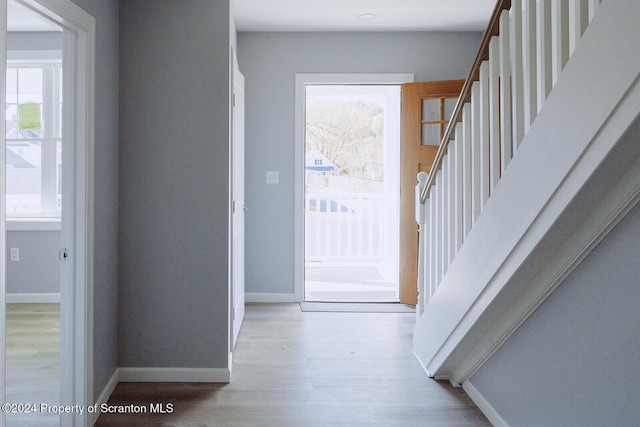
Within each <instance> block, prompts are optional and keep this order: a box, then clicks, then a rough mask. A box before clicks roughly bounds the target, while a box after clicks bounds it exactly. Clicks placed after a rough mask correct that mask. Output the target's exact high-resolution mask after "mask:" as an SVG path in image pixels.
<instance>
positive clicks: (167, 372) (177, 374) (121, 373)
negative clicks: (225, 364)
mask: <svg viewBox="0 0 640 427" xmlns="http://www.w3.org/2000/svg"><path fill="white" fill-rule="evenodd" d="M118 379H119V381H122V382H172V383H182V382H185V383H228V382H229V381H230V380H231V372H230V371H229V369H227V368H222V369H220V368H118Z"/></svg>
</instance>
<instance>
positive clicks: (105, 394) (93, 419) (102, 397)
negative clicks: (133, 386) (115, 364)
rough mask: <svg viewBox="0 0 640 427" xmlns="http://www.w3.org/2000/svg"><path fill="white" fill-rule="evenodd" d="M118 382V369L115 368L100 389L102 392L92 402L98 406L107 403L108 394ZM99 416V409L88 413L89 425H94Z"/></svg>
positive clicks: (109, 394)
mask: <svg viewBox="0 0 640 427" xmlns="http://www.w3.org/2000/svg"><path fill="white" fill-rule="evenodd" d="M119 382H120V370H119V369H116V370H115V372H114V373H113V375H112V376H111V378H110V379H109V381H108V382H107V385H106V386H105V387H104V389H103V390H102V393H100V396H99V397H98V400H96V401H95V402H94V403H95V404H96V405H98V407H100V405H102V404H103V403H107V400H109V396H111V393H113V390H114V389H115V388H116V386H117V385H118V383H119ZM99 416H100V411H96V412H92V413H89V417H90V418H89V424H88V425H90V426H92V425H94V424H95V423H96V421H98V417H99Z"/></svg>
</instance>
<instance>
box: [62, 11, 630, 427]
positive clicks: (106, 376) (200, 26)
mask: <svg viewBox="0 0 640 427" xmlns="http://www.w3.org/2000/svg"><path fill="white" fill-rule="evenodd" d="M74 2H75V3H76V4H78V5H79V6H80V7H82V8H83V9H85V10H86V11H88V12H89V13H90V14H92V15H93V16H94V17H95V18H96V21H97V26H96V28H97V35H96V45H97V56H96V67H95V68H96V144H95V146H96V153H95V160H96V168H95V173H96V177H95V182H96V189H95V193H96V194H95V230H94V232H95V242H96V244H95V247H96V248H95V294H94V295H93V298H94V307H95V308H94V319H93V322H94V324H95V326H94V336H93V337H91V338H92V340H90V342H93V345H94V348H93V349H92V350H93V356H94V360H93V372H92V373H91V375H92V376H93V379H94V390H91V392H92V394H93V398H94V400H95V399H97V398H98V397H99V396H101V394H102V393H103V392H104V391H105V390H107V389H108V387H109V386H110V381H111V380H112V379H113V378H117V377H114V375H115V374H116V373H117V372H118V369H119V368H121V369H122V370H126V371H127V372H135V373H136V374H138V375H139V378H144V379H145V380H150V381H153V380H166V379H167V378H173V379H174V380H176V379H178V380H184V381H190V380H194V379H198V378H202V377H205V378H224V377H225V376H227V377H228V375H229V373H230V366H231V357H230V354H231V353H230V348H229V333H228V329H229V319H230V314H229V280H230V277H229V276H230V272H229V251H228V248H229V234H228V231H229V221H230V208H229V204H228V203H227V202H228V200H229V187H230V186H229V176H230V174H229V172H230V170H229V158H230V156H229V154H230V153H229V117H230V116H229V115H230V109H231V96H230V89H229V70H230V65H231V64H230V59H229V50H230V48H231V47H233V48H234V49H236V50H237V51H238V56H239V64H240V68H241V70H242V71H243V72H244V73H245V77H246V78H247V108H246V126H247V156H246V158H247V171H248V172H247V182H249V183H252V184H248V191H247V204H248V205H249V206H251V207H252V213H251V215H249V216H248V218H247V234H248V235H249V236H252V237H251V238H252V239H253V237H255V239H254V240H252V241H255V243H254V244H253V246H254V248H248V249H247V250H248V252H247V257H248V258H247V261H248V263H247V290H248V292H253V293H255V294H256V295H260V294H262V295H264V294H273V295H289V294H292V293H293V283H292V282H291V277H293V265H292V260H293V259H294V256H293V250H294V248H293V247H292V246H291V245H289V243H288V242H289V241H292V240H293V239H291V236H292V235H293V232H292V224H293V214H292V212H291V211H292V210H293V208H294V207H293V203H292V201H293V196H292V192H293V187H294V183H293V180H292V179H291V178H289V176H292V175H293V162H292V160H291V159H292V158H293V155H292V149H293V133H294V131H293V127H294V120H293V117H292V116H293V112H294V109H293V99H294V96H293V86H294V84H293V82H294V75H295V73H296V72H299V71H300V70H306V71H309V72H327V73H330V72H334V73H338V72H414V73H415V74H416V79H417V80H420V79H422V80H427V79H432V80H436V79H445V78H447V77H449V78H461V77H464V76H465V75H466V72H467V71H466V70H468V68H469V66H470V65H471V62H472V61H473V56H474V55H475V49H476V48H477V44H478V40H479V38H480V37H479V35H478V34H468V33H467V34H458V33H432V34H417V33H408V34H398V33H359V34H339V35H336V34H312V33H302V34H295V35H292V34H283V33H278V34H261V33H247V34H242V33H240V34H238V33H237V32H236V31H235V27H234V22H233V20H232V19H231V18H230V16H231V15H232V13H231V10H230V9H231V8H230V5H229V2H228V1H227V0H223V1H215V2H211V1H189V2H188V3H185V2H184V1H183V0H163V1H157V2H155V1H154V2H150V1H148V0H147V1H143V0H126V1H121V2H117V1H114V0H112V1H108V0H74ZM635 2H636V0H604V3H603V5H602V6H601V7H605V6H607V7H608V9H609V11H610V16H615V13H613V11H612V9H613V6H612V3H617V4H616V6H617V7H621V10H622V11H626V10H629V11H631V13H628V16H630V17H631V18H634V19H635V17H637V16H638V15H640V11H639V10H638V6H637V5H636V4H635ZM150 3H153V7H150ZM185 4H188V7H185ZM619 20H620V21H619V22H618V25H612V26H611V27H610V28H611V31H612V32H615V31H618V30H620V29H626V30H628V29H629V28H631V27H630V26H631V25H633V28H635V29H636V31H637V28H638V27H637V22H633V23H630V22H629V19H628V18H625V17H619ZM141 22H144V25H141ZM636 35H637V36H638V37H635V38H633V39H632V41H633V42H635V41H637V40H638V39H639V38H640V35H638V34H637V33H636ZM620 42H621V43H622V40H621V41H620ZM636 44H637V43H636ZM399 46H403V48H402V49H400V48H399ZM619 46H621V45H618V44H617V43H616V44H615V46H614V45H612V46H611V48H612V49H611V51H612V52H610V53H611V54H613V55H617V56H615V58H616V59H617V60H620V62H619V64H616V63H614V66H617V67H618V68H617V69H618V70H619V72H620V74H622V73H624V74H625V76H628V75H629V72H635V73H636V75H637V74H640V67H639V68H635V69H634V68H633V67H636V66H637V62H636V61H635V59H634V58H639V57H640V52H638V50H637V47H636V48H633V47H631V48H629V44H628V43H627V44H624V48H625V49H630V51H620V52H616V49H614V47H616V48H617V47H619ZM420 49H423V50H424V51H425V52H424V53H421V52H420V51H419V50H420ZM634 49H635V50H634ZM311 53H313V55H316V56H317V58H315V59H314V58H311V57H310V55H311ZM305 55H306V56H305ZM303 60H304V61H305V62H306V63H305V64H300V63H299V61H303ZM596 61H597V58H596ZM602 62H603V63H601V64H597V65H598V67H596V68H592V69H586V70H584V73H585V74H587V75H591V73H598V72H599V70H598V69H599V66H604V65H607V64H604V62H605V61H604V60H602ZM608 65H611V64H608ZM425 70H428V71H425ZM452 74H455V75H452ZM176 76H179V77H180V78H176ZM263 77H264V79H263V80H261V79H262V78H263ZM599 77H600V78H601V79H602V85H603V86H604V85H609V84H615V83H616V82H617V80H618V79H617V76H616V73H612V74H608V75H599ZM270 79H271V80H270ZM634 94H635V92H634ZM587 95H588V94H585V98H584V99H585V101H584V102H593V103H598V102H599V101H600V100H599V99H591V100H588V98H587ZM634 96H635V95H634ZM263 102H268V105H270V106H271V108H263V107H264V104H263ZM630 102H631V103H632V104H634V103H635V104H634V105H635V107H636V114H635V115H637V113H638V112H640V102H639V101H638V98H637V97H635V98H633V99H631V100H630ZM569 107H570V106H569ZM618 107H619V106H618V105H615V106H613V107H610V109H609V111H613V110H614V109H617V108H618ZM176 111H179V112H180V114H179V115H178V117H177V119H178V121H180V122H181V123H180V124H177V122H176V113H175V112H176ZM571 112H572V108H568V109H567V110H566V111H565V113H566V114H567V115H570V114H571ZM635 115H634V117H635ZM618 119H620V116H615V115H614V116H612V118H611V120H614V121H615V120H618ZM573 120H576V119H575V118H573ZM586 125H587V124H585V126H586ZM639 127H640V126H638V124H637V123H634V125H633V126H632V127H631V128H630V132H629V133H627V134H625V135H624V137H622V138H620V141H621V144H622V145H625V146H627V148H628V152H629V153H632V154H633V155H637V154H638V153H637V152H636V151H635V150H634V146H638V145H639V144H638V139H639V135H640V132H638V128H639ZM576 132H578V130H576ZM176 141H181V143H180V144H176ZM549 156H550V157H552V156H551V154H549ZM629 160H630V157H629V156H626V157H619V156H612V157H608V158H606V159H604V160H603V162H602V164H601V168H600V169H599V173H600V175H598V178H599V179H600V180H599V181H598V182H597V183H596V184H597V185H596V186H595V188H594V190H595V191H594V194H595V195H596V196H597V198H595V199H593V200H591V199H589V196H588V193H585V192H580V193H578V194H577V197H578V198H580V200H578V201H579V202H581V203H582V205H581V206H595V205H597V204H598V202H599V201H602V200H605V199H604V197H606V196H607V191H606V185H605V184H606V179H603V175H604V176H605V177H606V173H607V172H610V173H611V175H615V173H616V171H619V170H620V169H621V168H622V167H624V168H628V167H629ZM265 164H268V165H269V167H270V168H271V167H277V168H279V169H281V171H282V174H281V176H282V178H283V179H282V183H281V185H280V186H273V188H269V189H268V190H269V191H267V190H266V189H265V188H264V186H263V184H264V183H263V181H264V165H265ZM554 165H555V161H554V160H553V158H550V159H549V160H548V161H547V162H544V163H543V164H540V165H539V170H538V172H537V174H536V176H537V177H539V181H540V185H544V182H545V176H546V175H547V173H548V172H549V170H551V169H553V168H554ZM252 174H253V175H252ZM616 178H620V177H619V176H616ZM589 183H590V182H589V181H585V182H582V183H580V184H586V185H589ZM518 197H522V198H526V197H528V195H527V194H526V193H523V194H519V195H518ZM274 200H277V201H278V203H274ZM585 200H586V202H585ZM635 201H637V199H635ZM629 204H632V203H629ZM274 205H278V206H277V207H274ZM280 209H283V210H280ZM637 209H638V208H635V209H632V208H629V210H627V211H624V212H623V213H627V212H630V213H628V215H627V216H626V217H625V218H623V219H622V221H621V228H620V229H619V230H618V231H616V230H614V231H613V232H611V234H610V235H609V236H608V237H605V238H604V240H603V241H602V243H601V246H599V247H597V248H596V250H594V251H593V252H592V255H589V256H586V257H583V258H580V259H577V260H573V261H574V262H577V263H579V268H577V269H576V270H575V275H574V274H572V275H570V276H568V277H567V278H566V280H567V281H566V282H563V284H562V285H560V287H559V288H558V290H556V291H555V292H554V293H552V294H551V296H550V297H549V299H548V300H547V301H548V303H547V302H545V303H543V304H542V305H541V306H540V307H539V308H538V310H537V311H534V312H533V315H532V316H531V317H530V318H529V320H526V321H525V319H522V320H523V322H524V323H523V324H522V326H520V328H519V329H518V330H517V331H516V333H515V334H514V335H512V339H510V340H508V341H507V342H506V344H505V345H504V346H503V348H502V350H503V351H499V352H496V353H495V354H493V356H492V357H491V358H489V359H488V360H484V361H483V363H484V365H483V367H482V368H481V369H479V370H478V371H477V373H476V375H477V376H476V377H475V378H474V379H472V380H473V381H472V382H473V383H474V385H475V386H476V387H477V389H478V390H479V391H478V393H479V394H478V395H476V396H475V397H474V398H475V399H479V398H482V399H486V403H487V405H488V407H492V408H493V409H494V410H495V411H496V414H498V415H499V416H500V414H501V416H503V417H504V418H505V419H507V420H509V419H515V420H520V419H521V418H519V417H524V418H525V419H526V420H528V421H529V422H530V423H531V425H549V424H546V423H544V422H542V423H541V422H537V421H538V420H539V419H545V417H546V416H553V415H554V414H557V413H560V414H564V416H566V417H571V416H572V415H580V414H574V411H575V410H574V409H573V408H574V406H573V405H577V406H576V407H578V408H580V409H578V411H579V410H582V409H585V408H584V402H585V401H586V402H592V403H593V404H592V406H593V407H594V408H596V409H599V410H600V412H601V413H602V414H604V415H606V416H609V417H611V420H614V419H616V418H615V417H617V416H624V415H625V414H628V413H629V412H630V411H634V410H635V409H634V407H635V406H637V405H634V403H631V404H629V401H630V400H633V399H635V396H637V395H638V393H640V389H639V385H638V384H640V381H639V380H640V378H639V370H638V368H637V366H636V365H637V355H638V354H639V352H640V348H639V347H640V340H639V339H638V334H639V333H640V331H639V328H638V325H639V324H640V318H639V314H638V313H640V311H639V310H637V307H636V306H637V302H638V294H637V289H638V279H637V278H638V277H639V276H638V275H637V274H636V273H638V272H637V265H638V262H637V260H638V258H639V257H640V253H639V249H638V248H639V246H638V245H637V239H635V237H636V236H638V235H639V231H640V222H639V221H638V212H637ZM588 210H589V209H585V211H588ZM274 212H275V213H274ZM584 218H585V217H584V216H582V215H577V216H576V221H577V223H572V224H573V226H576V227H577V228H578V229H579V228H582V227H586V225H588V224H584V223H582V222H581V221H582V220H583V219H584ZM564 220H566V218H564ZM534 225H535V224H534ZM555 231H556V233H555V234H554V236H555V240H554V239H553V238H551V240H549V241H548V242H546V244H547V245H550V246H541V247H539V248H538V249H539V251H538V252H535V253H534V255H535V256H537V257H538V258H537V259H538V260H542V261H545V262H548V263H551V262H552V261H553V259H552V256H551V255H552V254H553V252H552V251H551V250H550V249H549V248H550V247H552V248H557V247H563V245H564V244H566V242H567V241H568V237H569V236H567V235H566V234H563V230H562V229H559V230H555ZM496 233H498V234H497V235H498V236H499V229H497V230H496ZM554 236H551V237H554ZM627 236H632V237H633V239H632V241H631V242H629V241H628V237H627ZM265 248H266V249H265ZM607 248H612V250H613V252H611V253H607V251H606V249H607ZM589 249H592V248H589ZM252 250H253V251H255V252H251V251H252ZM485 250H486V251H488V252H490V251H491V250H492V248H485ZM256 253H259V254H260V255H261V256H262V255H264V256H265V258H260V257H258V256H255V254H256ZM611 258H613V259H611ZM542 264H543V265H544V263H542ZM609 265H613V266H615V269H611V268H608V266H609ZM516 270H517V268H516ZM628 272H633V274H636V275H629V274H628ZM494 273H495V274H496V275H498V274H499V273H500V271H494ZM520 273H522V274H525V273H531V274H533V272H530V271H520ZM257 276H260V277H261V279H262V280H261V282H262V283H265V282H266V283H268V286H270V287H269V288H261V287H260V286H263V285H258V284H256V282H257V281H254V282H252V280H253V279H254V278H256V277H257ZM528 277H529V276H528ZM565 284H566V286H565ZM596 288H597V289H599V292H594V289H596ZM517 290H518V292H516V291H513V292H516V293H523V292H525V291H526V289H517ZM449 296H450V298H451V300H450V301H453V302H455V301H457V300H460V299H464V298H465V295H464V293H457V294H454V293H452V294H451V295H449ZM498 296H499V297H501V298H503V299H504V300H507V301H508V299H509V298H512V297H513V296H514V295H513V294H510V293H509V294H501V295H498ZM507 306H508V304H507ZM471 311H473V307H472V308H471ZM532 311H533V310H532ZM589 313H595V314H594V315H590V314H589ZM528 314H531V313H528ZM617 314H620V315H624V321H625V322H624V324H622V325H619V324H616V319H618V317H616V315H617ZM492 320H495V319H492ZM473 326H474V327H477V328H480V329H481V328H484V327H485V326H486V325H485V324H477V325H473ZM560 329H562V330H563V333H565V332H566V333H568V334H569V335H568V336H569V337H570V338H571V333H575V336H574V337H573V339H562V340H560V339H553V338H554V333H555V332H556V331H557V330H560ZM590 330H591V331H593V332H594V336H595V337H597V341H596V342H595V344H596V346H595V347H594V348H590V347H589V346H588V345H585V343H588V342H589V336H590V335H589V331H590ZM456 332H457V331H455V330H454V331H453V334H455V333H456ZM563 337H564V335H563ZM603 337H604V338H606V339H601V338H603ZM618 337H624V338H629V339H627V340H625V341H624V342H620V341H619V340H618V339H617V338H618ZM546 338H549V339H546ZM528 342H530V343H535V344H536V345H539V347H536V348H534V349H532V350H531V351H527V350H528V347H527V343H528ZM543 346H548V347H543ZM185 349H187V351H185ZM467 350H471V349H467ZM545 358H548V359H545ZM560 359H561V362H558V360H560ZM619 366H622V367H623V368H624V369H625V370H623V371H619V370H618V369H617V368H618V367H619ZM502 369H504V371H503V370H502ZM543 374H544V378H545V379H549V380H550V381H554V382H553V387H545V383H544V382H542V383H541V382H540V381H539V378H540V377H541V376H542V375H543ZM621 374H622V375H623V376H626V380H625V381H623V382H619V383H617V384H613V385H612V384H610V383H609V382H608V381H610V380H611V378H616V379H619V378H621ZM590 375H591V376H590ZM593 379H597V381H592V380H593ZM575 381H578V382H577V385H576V383H575ZM560 383H562V384H564V386H561V385H562V384H560ZM559 384H560V385H559ZM521 393H525V394H526V396H527V399H530V403H529V401H527V404H526V408H524V409H521V408H519V407H518V406H517V404H518V400H519V396H521V395H522V394H521ZM521 402H522V400H520V403H521ZM487 405H485V408H486V407H487ZM541 407H545V408H548V407H551V409H549V411H548V412H547V413H543V412H544V411H542V410H540V409H539V408H541ZM514 408H515V409H514ZM514 412H515V413H514ZM492 419H495V418H492ZM569 421H570V420H569ZM635 422H637V419H636V420H635ZM610 424H611V425H614V424H615V425H624V424H619V423H616V422H615V421H611V423H610ZM514 425H525V424H524V423H514ZM565 425H568V424H565ZM627 425H629V424H627Z"/></svg>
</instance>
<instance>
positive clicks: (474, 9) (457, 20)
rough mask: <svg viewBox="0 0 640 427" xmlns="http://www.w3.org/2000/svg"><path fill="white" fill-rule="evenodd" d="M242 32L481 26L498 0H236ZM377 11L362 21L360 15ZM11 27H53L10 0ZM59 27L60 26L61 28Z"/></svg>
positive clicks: (474, 28) (466, 28)
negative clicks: (370, 17) (372, 17)
mask: <svg viewBox="0 0 640 427" xmlns="http://www.w3.org/2000/svg"><path fill="white" fill-rule="evenodd" d="M232 1H233V3H234V10H235V16H236V23H237V28H238V31H451V30H453V31H482V30H484V29H485V27H486V25H487V22H488V21H489V17H490V15H491V12H492V10H493V7H494V6H495V2H496V0H232ZM362 14H375V15H376V16H377V17H376V18H375V19H369V20H361V19H358V15H362ZM7 24H8V29H9V31H55V30H56V29H57V28H56V27H54V26H51V24H50V23H48V22H46V20H44V19H42V18H40V17H39V16H37V15H36V14H35V13H33V12H30V11H27V10H25V9H24V8H22V7H20V6H17V5H15V4H14V3H13V2H9V7H8V21H7ZM58 30H59V29H58Z"/></svg>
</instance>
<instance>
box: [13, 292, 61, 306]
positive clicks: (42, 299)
mask: <svg viewBox="0 0 640 427" xmlns="http://www.w3.org/2000/svg"><path fill="white" fill-rule="evenodd" d="M5 301H6V302H7V304H15V303H51V302H60V293H57V294H36V293H33V294H6V296H5Z"/></svg>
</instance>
